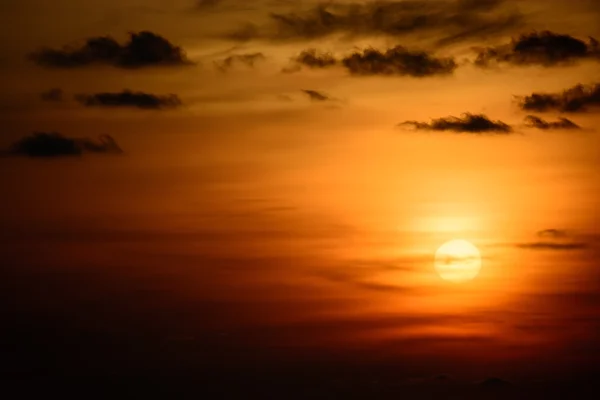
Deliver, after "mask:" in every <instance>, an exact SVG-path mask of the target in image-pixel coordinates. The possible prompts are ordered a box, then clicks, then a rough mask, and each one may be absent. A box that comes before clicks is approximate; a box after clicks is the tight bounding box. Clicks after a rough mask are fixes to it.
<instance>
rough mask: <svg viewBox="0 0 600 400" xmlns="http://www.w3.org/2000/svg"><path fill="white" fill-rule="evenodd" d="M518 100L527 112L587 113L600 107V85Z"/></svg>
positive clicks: (576, 87)
mask: <svg viewBox="0 0 600 400" xmlns="http://www.w3.org/2000/svg"><path fill="white" fill-rule="evenodd" d="M518 100H519V107H521V109H523V110H525V111H538V112H544V111H561V112H573V113H575V112H586V111H588V110H589V108H590V107H600V84H598V83H597V84H594V85H587V86H586V85H581V84H580V85H576V86H574V87H572V88H569V89H566V90H564V91H563V92H562V93H533V94H531V95H529V96H524V97H519V98H518Z"/></svg>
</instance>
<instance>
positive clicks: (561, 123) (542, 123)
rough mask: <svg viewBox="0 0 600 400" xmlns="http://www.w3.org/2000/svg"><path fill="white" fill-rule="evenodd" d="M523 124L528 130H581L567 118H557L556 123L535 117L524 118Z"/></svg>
mask: <svg viewBox="0 0 600 400" xmlns="http://www.w3.org/2000/svg"><path fill="white" fill-rule="evenodd" d="M525 124H526V125H527V126H528V127H530V128H538V129H544V130H550V129H581V127H580V126H579V125H577V124H576V123H575V122H573V121H571V120H570V119H567V118H559V119H558V121H546V120H544V119H542V118H540V117H536V116H535V115H528V116H526V117H525Z"/></svg>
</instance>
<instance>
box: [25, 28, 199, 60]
mask: <svg viewBox="0 0 600 400" xmlns="http://www.w3.org/2000/svg"><path fill="white" fill-rule="evenodd" d="M28 57H29V59H30V60H32V61H33V62H35V63H36V64H38V65H40V66H43V67H49V68H76V67H84V66H89V65H112V66H115V67H119V68H138V67H147V66H158V65H170V66H174V65H189V64H191V61H189V60H188V59H187V56H186V55H185V52H184V51H183V50H182V49H181V48H180V47H178V46H175V45H174V44H172V43H171V42H169V41H168V40H167V39H165V38H163V37H162V36H160V35H157V34H155V33H153V32H149V31H141V32H138V33H134V32H132V33H130V34H129V40H128V41H127V42H126V43H124V44H120V43H118V42H117V41H116V40H115V39H113V38H112V37H110V36H101V37H93V38H90V39H88V40H87V41H86V42H85V44H84V45H82V46H80V47H69V46H65V47H63V48H61V49H50V48H42V49H40V50H38V51H36V52H34V53H31V54H30V55H29V56H28Z"/></svg>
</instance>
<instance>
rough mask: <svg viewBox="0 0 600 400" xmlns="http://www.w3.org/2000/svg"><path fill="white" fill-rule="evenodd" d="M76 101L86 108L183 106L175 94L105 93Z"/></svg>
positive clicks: (81, 96)
mask: <svg viewBox="0 0 600 400" xmlns="http://www.w3.org/2000/svg"><path fill="white" fill-rule="evenodd" d="M75 99H76V100H77V101H78V102H79V103H81V104H82V105H84V106H86V107H133V108H142V109H163V108H175V107H179V106H181V105H182V102H181V100H180V99H179V97H178V96H177V95H175V94H168V95H156V94H151V93H144V92H132V91H130V90H123V91H122V92H116V93H111V92H105V93H95V94H79V95H76V96H75Z"/></svg>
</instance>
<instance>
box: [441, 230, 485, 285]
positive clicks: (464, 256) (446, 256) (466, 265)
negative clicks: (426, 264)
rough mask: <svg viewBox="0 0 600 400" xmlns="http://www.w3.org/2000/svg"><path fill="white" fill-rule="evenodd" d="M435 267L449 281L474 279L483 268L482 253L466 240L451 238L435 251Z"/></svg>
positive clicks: (460, 281)
mask: <svg viewBox="0 0 600 400" xmlns="http://www.w3.org/2000/svg"><path fill="white" fill-rule="evenodd" d="M435 269H436V271H437V273H438V274H439V276H440V277H441V278H442V279H444V280H446V281H449V282H454V283H462V282H467V281H470V280H472V279H474V278H475V277H476V276H477V275H478V274H479V271H480V269H481V254H480V253H479V250H478V249H477V247H475V246H474V245H473V244H472V243H470V242H467V241H466V240H458V239H457V240H451V241H449V242H446V243H444V244H443V245H442V246H441V247H440V248H439V249H438V250H437V251H436V253H435Z"/></svg>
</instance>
